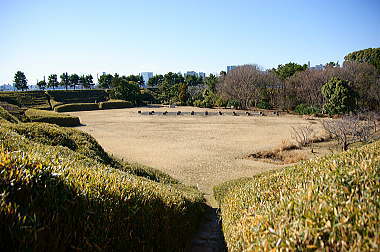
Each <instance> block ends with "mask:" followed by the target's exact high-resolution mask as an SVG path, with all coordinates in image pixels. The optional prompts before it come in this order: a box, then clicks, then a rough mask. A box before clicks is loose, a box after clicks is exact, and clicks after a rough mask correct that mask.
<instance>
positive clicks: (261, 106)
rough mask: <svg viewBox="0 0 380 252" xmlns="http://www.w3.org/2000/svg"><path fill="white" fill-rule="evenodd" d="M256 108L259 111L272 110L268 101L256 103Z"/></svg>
mask: <svg viewBox="0 0 380 252" xmlns="http://www.w3.org/2000/svg"><path fill="white" fill-rule="evenodd" d="M256 107H257V108H259V109H271V108H272V106H271V105H270V103H269V102H268V101H264V100H262V101H260V102H259V103H257V105H256Z"/></svg>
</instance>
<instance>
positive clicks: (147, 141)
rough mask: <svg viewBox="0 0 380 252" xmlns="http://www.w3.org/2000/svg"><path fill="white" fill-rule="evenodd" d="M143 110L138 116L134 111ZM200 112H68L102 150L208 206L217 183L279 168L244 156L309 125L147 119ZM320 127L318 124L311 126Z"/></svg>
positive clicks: (287, 120)
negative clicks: (174, 182)
mask: <svg viewBox="0 0 380 252" xmlns="http://www.w3.org/2000/svg"><path fill="white" fill-rule="evenodd" d="M139 110H140V111H142V112H143V113H142V114H139V113H138V111H139ZM152 110H154V111H155V112H161V113H162V112H164V111H168V112H176V111H181V112H191V111H195V112H204V111H209V112H210V113H211V114H217V113H216V112H218V111H219V110H211V109H201V108H194V107H176V108H168V107H139V108H130V109H114V110H96V111H81V112H70V113H69V114H72V115H76V116H79V117H80V120H81V122H82V124H84V126H81V127H79V129H80V130H83V131H85V132H87V133H90V134H91V135H92V136H94V137H95V138H96V139H97V140H98V142H99V143H100V144H101V145H102V146H103V148H104V149H105V150H106V151H108V152H110V153H113V154H114V155H116V156H118V157H122V158H124V160H127V161H129V162H137V163H141V164H144V165H148V166H151V167H154V168H157V169H160V170H162V171H164V172H166V173H168V174H170V175H171V176H173V177H175V178H177V179H179V180H181V181H182V182H183V183H185V184H188V185H195V186H197V187H198V188H199V189H200V190H201V191H203V192H204V193H205V197H206V199H207V200H208V201H209V203H210V204H211V205H212V206H215V202H213V200H212V196H211V195H212V187H213V186H214V185H217V184H219V183H221V182H224V181H227V180H231V179H235V178H240V177H247V176H252V175H254V174H258V173H261V172H264V171H267V170H270V169H275V168H277V167H280V166H277V165H273V164H268V163H263V162H258V161H253V160H249V159H245V158H244V157H245V156H247V155H248V154H250V153H253V152H256V151H261V150H269V149H272V148H273V147H275V146H277V145H279V144H280V143H281V141H283V140H286V139H288V140H289V139H290V138H291V136H290V132H291V126H300V125H307V124H310V123H309V122H308V121H307V120H305V119H303V118H302V117H299V116H290V115H280V116H274V115H270V116H246V115H244V112H243V113H242V112H240V113H241V115H240V116H232V111H231V110H220V111H222V112H227V114H224V115H208V116H205V115H200V113H198V114H196V115H193V116H192V115H190V114H189V113H187V114H185V115H176V113H168V114H167V115H162V114H160V115H157V114H156V115H148V114H147V113H145V112H148V111H152ZM312 126H313V127H316V128H318V127H319V126H318V124H313V125H312Z"/></svg>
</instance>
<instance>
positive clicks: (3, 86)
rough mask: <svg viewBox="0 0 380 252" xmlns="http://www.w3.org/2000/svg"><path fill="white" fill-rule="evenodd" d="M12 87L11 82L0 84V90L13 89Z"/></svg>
mask: <svg viewBox="0 0 380 252" xmlns="http://www.w3.org/2000/svg"><path fill="white" fill-rule="evenodd" d="M13 90H14V87H13V85H11V84H4V85H1V86H0V91H13Z"/></svg>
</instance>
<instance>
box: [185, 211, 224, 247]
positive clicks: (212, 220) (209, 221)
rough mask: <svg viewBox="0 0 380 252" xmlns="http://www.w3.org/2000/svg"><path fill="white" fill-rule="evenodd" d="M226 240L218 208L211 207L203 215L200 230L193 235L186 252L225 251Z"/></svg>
mask: <svg viewBox="0 0 380 252" xmlns="http://www.w3.org/2000/svg"><path fill="white" fill-rule="evenodd" d="M224 251H227V247H226V244H225V241H224V236H223V232H222V225H221V222H220V220H219V216H218V209H217V208H212V207H209V208H208V209H207V211H206V213H205V216H204V217H203V220H202V223H201V225H200V227H199V230H198V232H197V233H195V235H194V236H193V238H192V240H191V243H190V244H189V247H188V248H187V249H186V252H224Z"/></svg>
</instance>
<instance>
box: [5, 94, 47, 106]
mask: <svg viewBox="0 0 380 252" xmlns="http://www.w3.org/2000/svg"><path fill="white" fill-rule="evenodd" d="M0 101H4V102H8V103H10V104H14V105H17V106H19V107H26V108H38V109H50V105H49V99H48V96H47V95H46V93H45V91H23V92H20V91H18V92H0Z"/></svg>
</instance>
